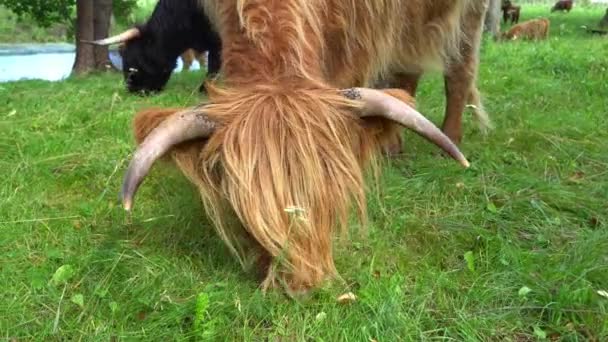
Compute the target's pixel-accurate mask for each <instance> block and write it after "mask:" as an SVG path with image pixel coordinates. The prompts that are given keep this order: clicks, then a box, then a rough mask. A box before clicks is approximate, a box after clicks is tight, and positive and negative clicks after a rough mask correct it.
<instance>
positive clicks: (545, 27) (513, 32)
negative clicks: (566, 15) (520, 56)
mask: <svg viewBox="0 0 608 342" xmlns="http://www.w3.org/2000/svg"><path fill="white" fill-rule="evenodd" d="M550 25H551V22H550V21H549V19H546V18H540V19H532V20H528V21H525V22H523V23H520V24H517V25H515V26H513V27H511V28H510V29H509V30H508V31H507V32H504V33H503V34H502V35H501V38H502V40H517V39H524V40H544V39H547V38H548V37H549V26H550Z"/></svg>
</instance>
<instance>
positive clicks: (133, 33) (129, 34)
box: [81, 27, 141, 46]
mask: <svg viewBox="0 0 608 342" xmlns="http://www.w3.org/2000/svg"><path fill="white" fill-rule="evenodd" d="M139 35H141V31H139V29H138V28H135V27H134V28H130V29H128V30H126V31H125V32H123V33H120V34H117V35H115V36H112V37H108V38H105V39H100V40H81V42H83V43H89V44H94V45H101V46H106V45H112V44H119V43H123V42H126V41H129V40H131V39H133V38H136V37H139Z"/></svg>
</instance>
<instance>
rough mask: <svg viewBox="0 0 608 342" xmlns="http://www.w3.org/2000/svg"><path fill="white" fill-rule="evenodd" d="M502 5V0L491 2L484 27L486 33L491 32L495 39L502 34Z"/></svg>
mask: <svg viewBox="0 0 608 342" xmlns="http://www.w3.org/2000/svg"><path fill="white" fill-rule="evenodd" d="M500 5H501V0H490V1H489V4H488V9H487V11H486V17H485V21H484V25H483V30H484V32H490V33H492V36H494V37H496V36H497V35H498V33H499V32H500Z"/></svg>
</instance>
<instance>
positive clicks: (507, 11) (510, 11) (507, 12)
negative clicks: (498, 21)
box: [501, 0, 521, 24]
mask: <svg viewBox="0 0 608 342" xmlns="http://www.w3.org/2000/svg"><path fill="white" fill-rule="evenodd" d="M501 10H502V20H503V22H504V23H505V24H506V23H507V21H508V20H509V19H511V24H517V23H518V22H519V13H520V10H521V7H520V6H514V5H513V4H512V3H511V1H509V0H506V1H503V4H502V7H501Z"/></svg>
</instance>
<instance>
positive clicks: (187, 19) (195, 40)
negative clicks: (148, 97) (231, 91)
mask: <svg viewBox="0 0 608 342" xmlns="http://www.w3.org/2000/svg"><path fill="white" fill-rule="evenodd" d="M92 43H94V44H98V45H111V44H119V43H124V46H121V48H120V54H121V56H122V60H123V62H122V65H123V75H124V79H125V84H126V86H127V89H128V90H129V91H130V92H134V93H135V92H136V93H149V92H158V91H161V90H162V89H163V88H164V87H165V85H166V84H167V82H168V81H169V78H170V77H171V74H172V73H173V70H174V69H175V67H176V65H177V58H178V57H179V56H180V54H182V53H184V52H186V50H188V49H190V48H192V49H194V50H196V51H199V52H205V51H208V52H209V61H208V62H209V65H208V70H207V78H213V77H215V76H216V75H217V73H218V72H219V70H220V65H221V40H220V37H219V35H218V34H217V32H216V30H215V29H214V28H213V27H212V25H211V23H210V22H209V18H208V17H207V15H206V13H205V11H204V10H203V8H202V5H200V4H199V1H198V0H160V1H159V2H158V3H157V4H156V6H155V7H154V11H153V12H152V15H151V16H150V18H148V20H147V21H146V23H144V24H143V25H137V26H136V27H134V28H131V29H129V30H127V31H125V32H123V33H121V34H119V35H116V36H113V37H109V38H106V39H102V40H98V41H94V42H92ZM201 67H202V65H201ZM199 89H200V90H201V91H203V90H204V87H203V85H201V87H200V88H199Z"/></svg>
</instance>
